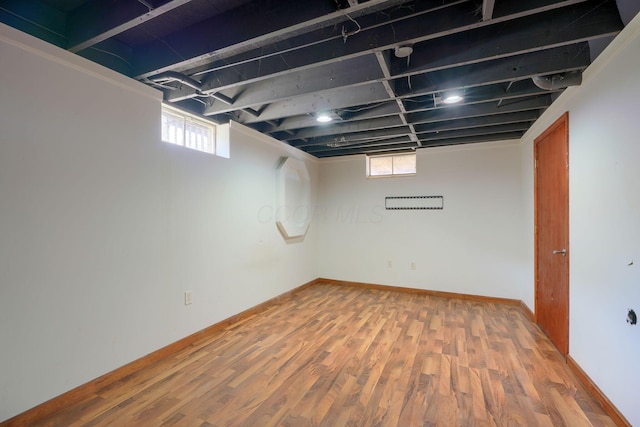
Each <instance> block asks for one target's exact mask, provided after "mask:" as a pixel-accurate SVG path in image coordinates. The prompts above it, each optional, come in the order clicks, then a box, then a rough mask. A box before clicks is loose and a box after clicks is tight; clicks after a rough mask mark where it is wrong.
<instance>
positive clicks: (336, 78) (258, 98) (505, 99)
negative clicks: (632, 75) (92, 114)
mask: <svg viewBox="0 0 640 427" xmlns="http://www.w3.org/2000/svg"><path fill="white" fill-rule="evenodd" d="M639 3H640V2H638V1H637V0H618V1H617V2H616V1H614V0H587V1H578V0H571V1H552V0H527V1H523V0H484V1H481V0H475V1H470V0H437V1H435V0H433V1H432V0H413V1H402V0H368V1H363V0H360V1H358V0H304V1H291V0H108V1H107V0H89V1H83V0H40V1H36V0H23V1H16V0H0V21H2V22H4V23H6V24H8V25H11V26H13V27H16V28H18V29H20V30H22V31H25V32H27V33H30V34H32V35H34V36H36V37H39V38H41V39H44V40H46V41H48V42H50V43H53V44H55V45H57V46H60V47H62V48H64V49H68V50H69V51H71V52H74V53H77V54H79V55H81V56H83V57H86V58H88V59H90V60H92V61H95V62H97V63H99V64H102V65H104V66H106V67H109V68H112V69H114V70H116V71H118V72H120V73H122V74H125V75H127V76H130V77H132V78H134V79H137V80H139V81H141V82H144V83H146V84H148V85H150V86H153V87H155V88H158V89H160V90H162V91H163V92H164V99H165V101H166V102H167V103H169V104H173V105H175V106H177V107H179V108H182V109H185V110H188V111H191V112H194V113H196V114H199V115H202V116H206V117H208V118H209V119H211V120H213V121H214V122H216V123H227V122H228V121H229V120H234V121H237V122H239V123H243V124H245V125H247V126H249V127H252V128H254V129H256V130H259V131H261V132H263V133H265V134H268V135H271V136H272V137H274V138H276V139H279V140H281V141H284V142H286V143H288V144H290V145H292V146H294V147H298V148H300V149H301V150H304V151H306V152H307V153H309V154H312V155H314V156H316V157H333V156H343V155H350V154H361V153H367V154H378V153H385V152H394V151H405V150H411V149H417V148H425V147H434V146H443V145H455V144H467V143H476V142H484V141H498V140H506V139H514V138H520V137H521V136H522V135H523V134H524V132H525V131H526V130H527V129H528V128H529V127H530V126H531V124H532V123H533V122H534V121H535V120H536V119H537V118H538V117H539V116H540V115H541V114H542V112H543V111H544V110H545V109H546V108H548V107H549V105H551V103H552V102H553V100H554V99H555V98H557V96H558V94H560V93H561V92H562V91H563V90H564V89H565V88H566V87H567V86H568V85H574V84H579V83H580V80H581V73H582V72H583V71H584V69H585V68H586V67H588V66H589V64H590V63H591V61H592V59H593V57H594V56H595V55H596V54H597V53H598V51H599V50H600V49H601V48H602V46H604V45H606V44H607V43H608V42H609V41H610V40H611V39H612V38H613V37H614V36H615V35H616V34H618V33H619V32H620V31H621V30H622V28H623V27H624V25H625V24H626V22H628V21H629V20H630V19H631V18H632V17H633V16H634V15H635V14H636V13H637V11H638V9H639V8H640V5H639ZM621 16H622V18H621ZM596 50H597V51H596ZM43 78H45V77H44V76H43ZM454 91H455V92H457V93H458V94H460V95H461V96H462V97H463V100H462V101H461V102H458V103H455V104H446V103H444V99H445V94H447V93H449V92H454ZM319 113H329V114H330V115H331V117H332V118H333V120H332V121H331V122H328V123H319V122H318V121H317V120H316V118H317V115H318V114H319Z"/></svg>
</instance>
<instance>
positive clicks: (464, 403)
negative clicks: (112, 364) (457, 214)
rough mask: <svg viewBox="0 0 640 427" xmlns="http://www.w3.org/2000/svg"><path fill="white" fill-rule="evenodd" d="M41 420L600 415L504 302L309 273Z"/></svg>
mask: <svg viewBox="0 0 640 427" xmlns="http://www.w3.org/2000/svg"><path fill="white" fill-rule="evenodd" d="M36 425H43V426H71V425H83V426H295V427H299V426H512V425H513V426H515V425H522V426H536V425H541V426H572V427H573V426H589V425H593V426H610V425H614V423H613V421H612V420H611V419H610V418H609V417H607V416H606V415H605V414H604V412H603V410H602V408H601V407H600V406H599V405H598V403H596V401H595V400H593V399H592V398H591V396H590V395H588V393H587V392H586V391H585V390H584V388H583V387H582V386H581V385H580V384H579V383H578V382H577V380H576V379H575V377H573V375H572V374H571V372H570V371H569V370H568V368H567V366H566V365H565V363H564V361H563V360H562V359H561V357H560V355H559V353H558V352H557V350H556V349H555V348H554V347H553V345H552V344H551V343H550V342H549V340H548V339H547V338H546V337H545V336H544V335H543V334H542V333H541V332H540V330H539V329H538V328H537V327H536V326H535V325H533V324H532V323H531V322H530V321H529V320H528V319H527V318H526V317H525V316H524V315H523V313H522V312H521V311H520V309H519V308H517V307H514V306H507V305H501V304H494V303H486V302H473V301H466V300H458V299H449V298H440V297H433V296H427V295H419V294H410V293H402V292H395V291H383V290H374V289H363V288H355V287H347V286H335V285H326V284H319V285H314V286H311V287H309V288H306V289H304V290H302V291H300V292H298V293H297V295H295V297H293V298H291V299H288V300H284V301H282V302H280V303H278V304H277V305H274V306H271V307H269V308H268V309H266V310H265V311H264V312H262V313H260V314H258V315H254V316H251V317H249V318H247V319H244V320H243V321H241V322H239V323H237V324H234V325H232V326H230V327H228V328H226V329H224V330H221V331H219V332H218V333H216V334H214V335H213V336H211V337H209V338H207V339H204V340H202V341H201V342H199V343H197V344H196V345H193V346H191V347H189V348H187V349H184V350H182V351H180V352H178V353H176V354H174V355H172V356H171V357H168V358H166V359H164V360H161V361H159V362H157V363H155V364H154V365H151V366H149V367H148V368H146V369H143V370H141V371H139V372H137V373H135V374H132V375H130V376H129V377H126V378H124V379H123V380H121V381H118V382H116V383H113V384H110V385H108V386H106V387H104V388H103V389H101V390H99V391H98V392H97V393H95V394H94V395H92V396H89V397H88V398H86V399H85V400H84V401H82V402H80V403H77V404H75V405H73V406H70V407H68V408H66V409H65V410H64V411H63V412H60V413H58V414H56V415H54V416H51V417H49V418H46V419H43V420H41V421H40V422H39V423H37V424H36Z"/></svg>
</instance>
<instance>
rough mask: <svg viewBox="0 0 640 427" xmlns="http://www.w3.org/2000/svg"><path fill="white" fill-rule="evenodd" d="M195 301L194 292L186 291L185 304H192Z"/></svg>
mask: <svg viewBox="0 0 640 427" xmlns="http://www.w3.org/2000/svg"><path fill="white" fill-rule="evenodd" d="M192 303H193V292H192V291H184V305H191V304H192Z"/></svg>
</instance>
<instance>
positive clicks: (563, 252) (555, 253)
mask: <svg viewBox="0 0 640 427" xmlns="http://www.w3.org/2000/svg"><path fill="white" fill-rule="evenodd" d="M553 254H554V255H562V256H567V250H566V249H560V250H555V251H553Z"/></svg>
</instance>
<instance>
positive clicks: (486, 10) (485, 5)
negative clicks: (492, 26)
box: [482, 0, 496, 21]
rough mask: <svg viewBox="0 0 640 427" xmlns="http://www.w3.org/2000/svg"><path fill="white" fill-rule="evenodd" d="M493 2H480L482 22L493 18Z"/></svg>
mask: <svg viewBox="0 0 640 427" xmlns="http://www.w3.org/2000/svg"><path fill="white" fill-rule="evenodd" d="M495 4H496V2H495V0H484V1H483V2H482V20H483V21H490V20H491V18H493V7H494V6H495Z"/></svg>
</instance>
